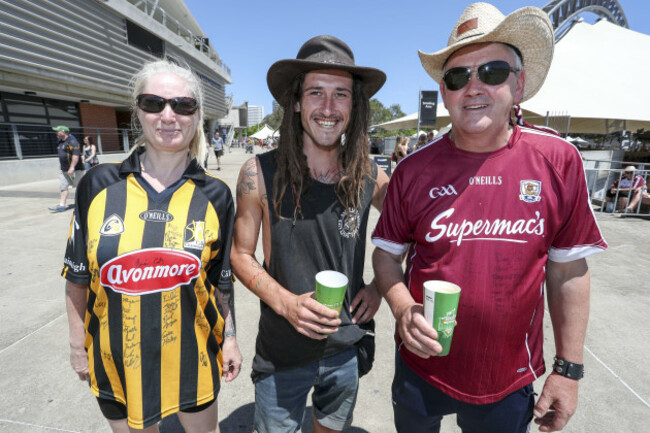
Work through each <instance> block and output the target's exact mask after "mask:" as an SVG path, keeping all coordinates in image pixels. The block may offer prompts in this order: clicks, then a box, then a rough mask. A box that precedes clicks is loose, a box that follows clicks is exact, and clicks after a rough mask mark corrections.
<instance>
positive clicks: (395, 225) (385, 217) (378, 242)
mask: <svg viewBox="0 0 650 433" xmlns="http://www.w3.org/2000/svg"><path fill="white" fill-rule="evenodd" d="M402 173H403V171H400V170H399V167H398V168H396V169H395V172H394V173H393V176H392V177H391V179H390V182H388V191H387V192H386V198H385V199H384V205H383V207H382V211H381V215H380V217H379V221H378V222H377V226H376V227H375V230H374V232H373V234H372V243H373V245H375V246H376V247H377V248H380V249H382V250H384V251H387V252H389V253H391V254H394V255H401V254H402V253H404V251H406V249H407V248H408V245H409V243H410V241H411V237H412V235H411V230H410V228H409V224H408V222H409V219H408V218H407V215H408V206H407V203H405V202H404V201H402V200H401V198H402V197H406V194H404V193H403V185H404V182H403V177H402Z"/></svg>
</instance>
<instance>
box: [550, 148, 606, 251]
mask: <svg viewBox="0 0 650 433" xmlns="http://www.w3.org/2000/svg"><path fill="white" fill-rule="evenodd" d="M556 169H557V170H558V172H559V174H560V176H561V178H562V180H563V185H562V187H563V188H562V191H563V194H562V198H561V206H562V208H561V209H562V210H563V223H562V226H561V227H560V229H559V231H558V232H557V234H556V236H555V238H554V239H553V242H552V245H551V248H550V250H549V254H548V258H549V260H552V261H554V262H560V263H566V262H571V261H574V260H578V259H582V258H585V257H587V256H590V255H592V254H596V253H599V252H601V251H604V250H605V249H606V248H607V243H606V242H605V239H604V238H603V235H602V233H601V231H600V228H599V227H598V222H597V221H596V217H595V215H594V212H593V210H592V209H591V204H590V201H589V193H588V190H587V181H586V177H585V172H584V168H583V166H582V161H581V160H580V156H579V154H578V152H577V151H571V152H569V155H568V157H567V160H566V163H565V164H563V168H557V167H556Z"/></svg>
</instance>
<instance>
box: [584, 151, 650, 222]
mask: <svg viewBox="0 0 650 433" xmlns="http://www.w3.org/2000/svg"><path fill="white" fill-rule="evenodd" d="M585 162H591V163H595V164H594V167H593V168H585V173H586V175H587V187H588V189H589V197H590V199H591V203H592V205H593V206H594V207H595V210H596V211H597V212H608V213H609V212H617V213H627V214H636V215H650V196H648V191H647V182H648V177H649V176H650V163H638V162H625V161H601V160H585ZM629 165H633V166H635V167H636V170H635V172H634V176H641V178H642V179H643V181H644V182H643V185H642V186H641V187H640V188H639V189H637V190H632V189H631V188H630V190H629V191H618V189H617V190H616V191H615V193H614V196H613V197H610V199H609V201H608V200H607V192H608V191H609V190H610V188H611V187H612V184H613V183H614V182H615V181H617V180H618V182H619V184H620V183H621V180H622V179H623V173H624V167H625V166H629ZM614 166H615V167H617V168H612V167H614ZM632 182H634V177H633V178H632ZM631 205H633V207H632V209H631V212H626V208H627V207H629V206H631Z"/></svg>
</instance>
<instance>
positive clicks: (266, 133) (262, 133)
mask: <svg viewBox="0 0 650 433" xmlns="http://www.w3.org/2000/svg"><path fill="white" fill-rule="evenodd" d="M251 137H253V138H256V139H258V140H266V139H267V138H269V137H277V134H276V135H273V129H271V128H270V127H269V125H267V124H264V127H263V128H262V129H260V130H259V131H257V132H256V133H255V134H253V135H251Z"/></svg>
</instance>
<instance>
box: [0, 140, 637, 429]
mask: <svg viewBox="0 0 650 433" xmlns="http://www.w3.org/2000/svg"><path fill="white" fill-rule="evenodd" d="M250 156H251V155H246V154H244V151H243V149H233V150H232V153H226V154H225V155H224V156H223V158H222V170H221V171H216V170H214V169H215V168H216V161H215V160H214V157H213V156H212V157H211V159H210V163H209V168H210V171H211V172H213V173H214V174H215V175H217V176H219V177H221V178H222V179H223V180H224V181H225V182H226V183H227V184H228V185H230V187H231V189H233V190H234V187H235V182H236V179H237V175H238V172H239V168H240V167H241V165H242V163H243V162H244V161H245V160H246V159H247V158H248V157H250ZM118 157H119V158H121V156H119V155H116V156H114V157H113V156H111V158H118ZM107 160H108V159H107V158H103V159H102V161H107ZM52 164H54V165H56V161H55V160H54V159H53V160H52ZM57 187H58V182H57V180H56V178H55V177H53V178H52V180H48V181H41V182H35V183H26V184H20V185H14V186H7V187H2V188H0V203H1V206H0V239H2V248H1V249H0V263H1V268H0V269H1V271H0V281H1V282H2V284H1V285H0V432H2V433H5V432H6V433H27V432H30V433H31V432H34V433H36V432H98V433H104V432H110V429H109V428H108V424H107V423H106V421H105V420H104V419H103V417H102V415H101V413H100V411H99V409H98V407H97V404H96V402H95V399H94V398H93V396H92V394H91V393H90V391H89V390H88V387H87V385H86V384H85V383H82V382H80V381H78V380H77V379H76V375H75V374H74V373H73V371H72V370H71V368H70V367H69V363H68V343H67V336H68V330H67V320H66V315H65V304H64V294H63V285H64V282H63V279H62V278H61V277H60V276H59V273H60V270H61V264H62V258H63V250H64V247H65V242H66V238H67V234H68V227H69V223H70V217H71V212H65V213H61V214H52V213H50V212H49V211H48V210H47V207H48V206H52V205H54V204H56V203H57V200H58V196H59V193H58V191H57V189H58V188H57ZM377 218H378V213H377V212H376V211H374V210H373V211H372V212H371V218H370V226H371V227H374V225H375V223H376V221H377ZM598 221H599V223H600V226H601V229H602V230H603V232H604V235H605V238H606V239H607V241H608V242H609V245H610V248H609V250H608V251H607V252H605V253H601V254H598V255H596V256H594V257H592V258H590V259H588V262H589V266H590V269H591V276H592V301H591V318H590V322H589V332H588V334H587V341H586V345H585V346H586V347H585V360H584V362H585V370H586V376H585V378H584V379H583V380H582V381H581V382H580V404H579V408H578V412H577V413H576V415H575V416H574V417H573V419H572V420H571V421H570V423H569V424H568V426H567V427H566V428H565V429H564V431H565V432H569V433H578V432H585V433H586V432H588V433H598V432H631V433H643V432H648V431H650V403H649V402H650V372H649V371H648V365H649V363H648V359H650V343H649V342H650V321H649V320H648V319H649V317H650V282H649V280H650V272H648V270H649V269H650V248H649V245H650V230H649V229H650V225H649V223H648V222H647V221H644V220H640V219H634V218H625V219H623V218H616V217H615V216H614V215H612V214H602V215H598ZM371 253H372V247H370V248H368V251H367V255H366V257H367V260H366V270H365V273H364V277H365V279H366V280H370V279H371V278H372V268H371V264H370V255H371ZM258 258H259V259H260V260H261V258H262V254H261V251H259V250H258ZM235 289H236V311H237V328H238V340H239V344H240V348H241V351H242V353H243V356H244V368H243V371H242V373H241V375H240V376H239V378H237V380H235V381H234V382H231V383H228V384H225V383H224V384H223V387H222V391H221V393H220V395H219V418H220V420H221V422H220V426H221V431H222V432H224V433H231V432H242V433H243V432H250V431H251V425H252V424H251V423H252V414H253V406H254V392H253V386H252V383H251V380H250V371H251V360H252V358H253V351H254V341H255V335H256V332H257V319H258V317H259V302H258V299H257V298H256V297H254V296H253V295H252V294H251V293H250V292H249V291H248V290H247V289H246V288H245V287H243V286H242V285H241V284H240V283H237V284H236V287H235ZM376 319H377V338H376V341H377V355H376V360H375V367H374V369H373V370H372V371H371V373H370V374H368V375H367V376H366V377H364V378H363V379H362V380H361V385H360V391H359V399H358V403H357V408H356V411H355V420H354V422H353V427H351V428H350V429H348V430H347V432H348V433H363V432H369V433H388V432H393V431H394V427H393V422H392V407H391V402H390V383H391V380H392V374H393V353H394V352H393V350H394V347H393V340H392V335H393V332H394V323H393V319H392V316H391V313H390V311H389V309H388V307H387V306H386V304H385V303H384V304H382V306H381V308H380V310H379V312H378V313H377V316H376ZM545 332H546V333H545V359H546V363H547V366H548V365H550V364H552V362H553V361H552V360H553V355H554V353H555V351H554V346H553V335H552V330H551V328H550V320H548V315H547V317H546V320H545ZM542 384H543V378H541V379H540V380H538V381H537V383H535V389H536V391H537V392H540V391H541V387H542ZM308 409H311V405H310V403H308ZM306 424H309V423H308V422H307V423H306ZM166 430H167V431H177V429H175V428H174V427H173V426H172V425H171V424H169V425H166ZM305 431H310V429H309V427H306V428H305ZM531 431H537V428H536V427H535V426H533V427H532V428H531ZM442 432H443V433H457V432H460V429H459V428H458V427H457V426H456V425H455V420H454V418H453V417H447V418H445V419H444V420H443V428H442Z"/></svg>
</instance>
